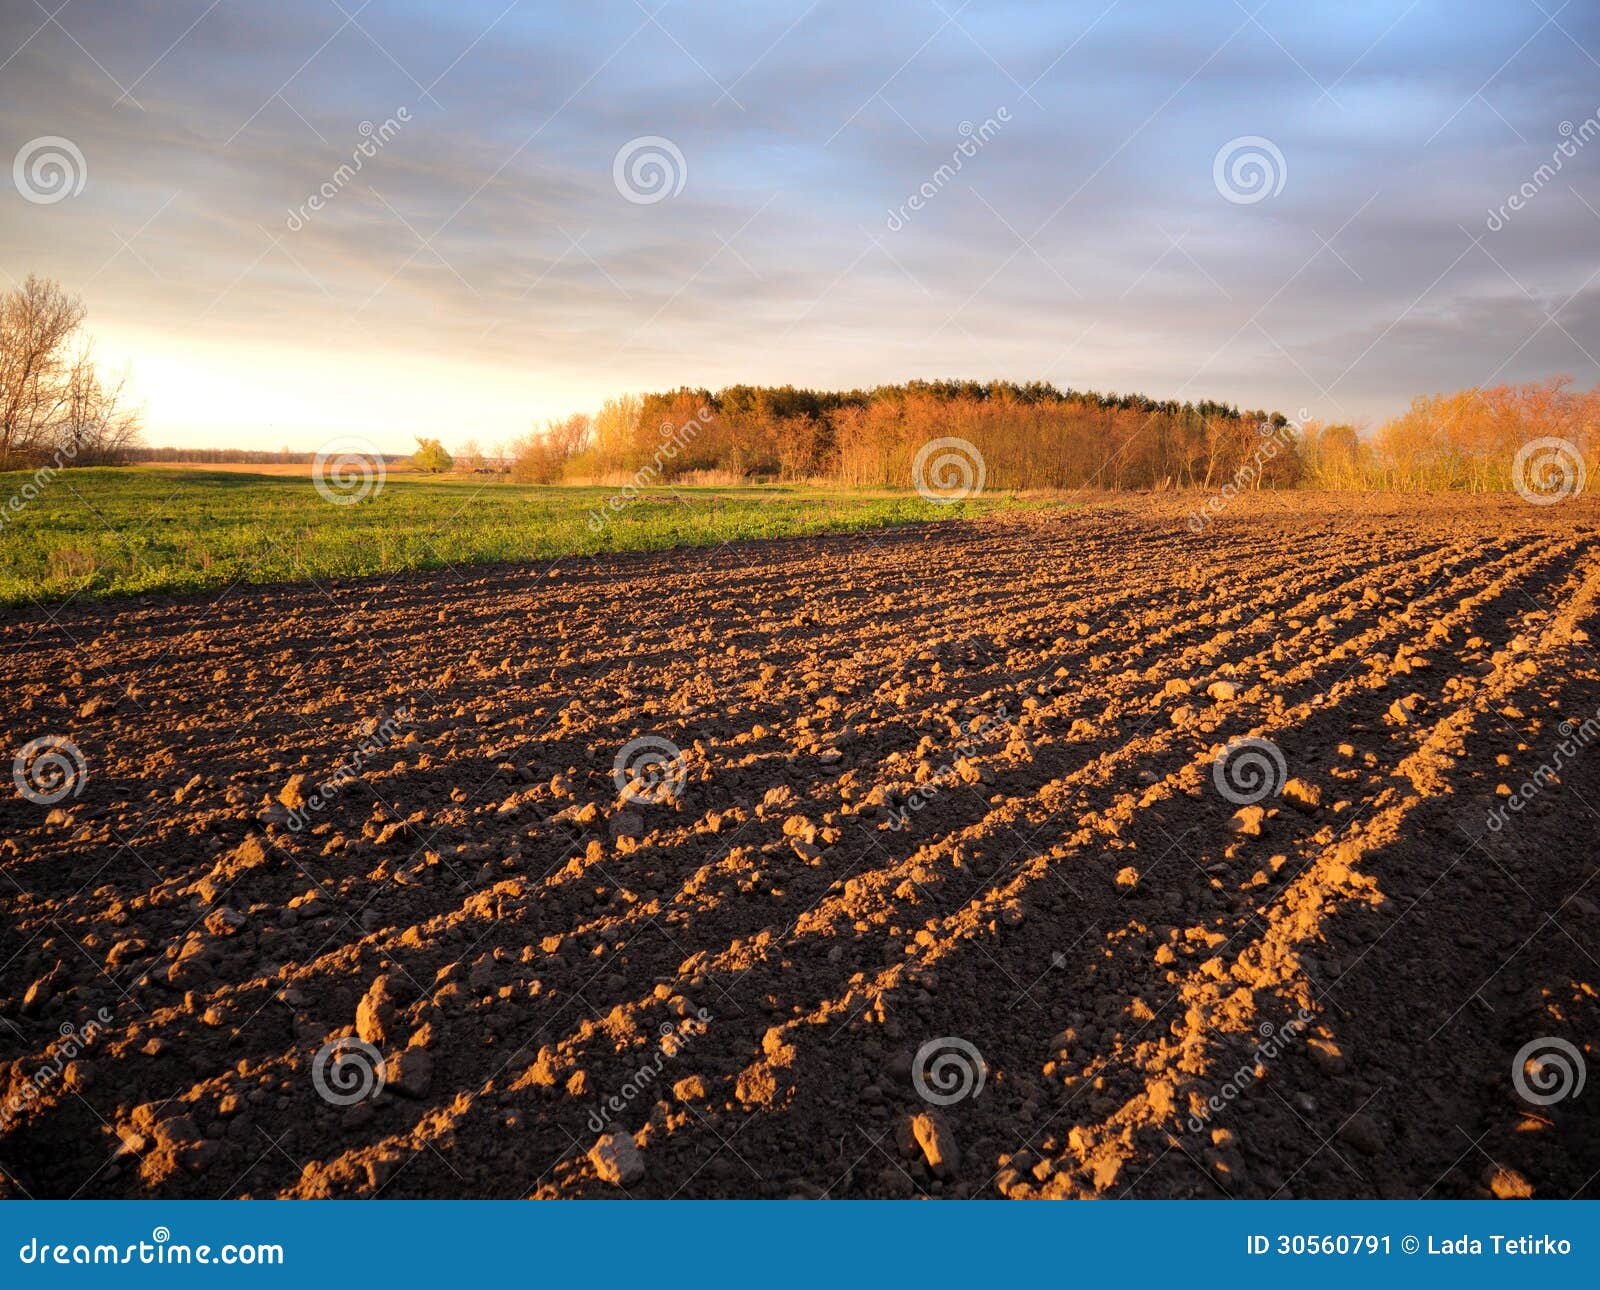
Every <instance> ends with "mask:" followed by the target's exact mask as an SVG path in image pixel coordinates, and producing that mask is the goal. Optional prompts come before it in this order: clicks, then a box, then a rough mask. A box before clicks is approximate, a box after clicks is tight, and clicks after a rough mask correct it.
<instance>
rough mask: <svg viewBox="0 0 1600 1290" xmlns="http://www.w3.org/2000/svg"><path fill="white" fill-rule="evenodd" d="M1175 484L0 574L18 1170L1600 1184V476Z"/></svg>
mask: <svg viewBox="0 0 1600 1290" xmlns="http://www.w3.org/2000/svg"><path fill="white" fill-rule="evenodd" d="M1186 514H1187V505H1186V504H1185V502H1184V501H1182V500H1181V499H1161V498H1142V499H1140V498H1134V499H1128V500H1124V501H1122V502H1118V503H1114V504H1111V505H1106V506H1097V507H1095V508H1092V509H1089V510H1085V511H1078V512H1072V513H1063V512H1045V513H1039V514H1024V515H1009V516H1004V517H1000V518H996V519H993V520H989V521H984V522H974V523H966V524H949V525H934V526H927V527H922V528H916V529H907V530H899V531H896V532H892V533H887V534H868V535H857V536H850V537H840V538H827V539H816V540H805V541H793V542H776V543H763V544H748V545H741V546H738V547H727V548H723V549H721V550H718V551H715V552H696V551H677V552H669V553H665V554H660V555H650V556H640V557H632V558H615V559H605V560H593V561H570V562H566V563H564V564H563V565H562V566H561V567H560V568H559V569H558V570H556V571H554V572H553V573H552V572H548V571H546V570H544V569H503V568H500V569H492V570H483V569H470V570H461V571H459V572H446V573H441V574H438V575H427V576H407V577H404V578H397V579H391V580H389V581H388V582H387V583H386V584H382V583H378V582H360V583H352V582H343V583H339V584H335V585H332V586H324V587H318V586H311V585H306V586H293V587H283V588H268V589H242V588H235V589H232V590H230V591H229V592H227V593H225V594H223V595H221V596H218V597H215V598H211V599H205V600H201V599H184V600H172V599H161V600H144V601H136V602H122V603H117V604H110V605H101V606H95V605H83V604H75V605H71V606H69V607H67V608H65V609H58V610H53V611H51V612H50V613H46V612H44V611H33V612H29V613H23V614H20V615H18V614H13V615H10V616H8V617H6V618H4V619H0V657H3V658H4V659H5V665H4V670H5V680H4V687H3V694H4V707H3V715H0V728H3V731H4V735H5V739H6V741H7V742H6V744H5V748H6V750H7V751H8V755H9V754H10V752H12V751H14V750H16V749H18V748H20V747H22V746H23V745H24V744H26V743H28V742H29V741H31V740H33V739H35V738H38V737H40V736H43V735H64V736H66V737H68V738H70V739H71V740H72V741H73V742H74V743H75V744H76V745H77V747H78V748H79V749H80V750H81V753H82V756H83V759H84V762H85V765H86V767H87V774H86V777H85V779H84V783H83V787H82V791H81V794H80V795H79V796H76V797H71V796H69V797H67V798H65V799H63V800H62V801H61V802H59V803H57V804H55V805H54V806H49V805H37V804H35V803H34V802H31V801H28V800H24V799H23V798H22V797H21V796H19V795H16V794H14V793H12V792H11V791H10V790H8V791H7V795H6V797H5V799H4V801H3V802H0V836H3V840H0V872H3V874H4V877H5V881H4V882H3V883H0V909H3V913H4V918H3V921H0V964H3V967H0V1091H5V1092H6V1102H5V1115H4V1118H3V1120H0V1174H3V1175H4V1176H3V1178H0V1194H6V1193H9V1194H14V1195H23V1194H31V1195H41V1196H74V1195H77V1196H175V1197H177V1196H182V1197H188V1196H196V1197H215V1196H240V1195H254V1196H330V1195H331V1196H354V1195H370V1194H374V1193H376V1194H381V1195H383V1196H386V1197H407V1196H524V1195H532V1196H592V1195H620V1194H623V1190H620V1189H625V1190H626V1193H627V1194H631V1195H635V1196H791V1195H802V1196H820V1195H824V1194H826V1195H829V1196H865V1197H877V1196H910V1195H918V1194H926V1195H932V1196H994V1195H997V1194H1004V1195H1008V1196H1039V1195H1043V1196H1085V1195H1111V1196H1117V1195H1133V1196H1140V1197H1188V1196H1199V1197H1204V1196H1220V1195H1230V1196H1351V1197H1375V1196H1424V1195H1426V1196H1434V1197H1459V1196H1477V1195H1486V1194H1489V1192H1490V1191H1491V1190H1493V1191H1495V1192H1499V1193H1502V1194H1504V1193H1508V1192H1514V1191H1516V1190H1518V1189H1519V1188H1521V1187H1522V1186H1523V1185H1524V1184H1525V1185H1526V1186H1527V1187H1529V1188H1531V1189H1532V1191H1533V1192H1534V1193H1535V1194H1537V1195H1540V1196H1550V1197H1567V1196H1571V1195H1574V1194H1582V1195H1587V1196H1593V1195H1595V1194H1596V1190H1597V1184H1596V1179H1595V1175H1596V1171H1597V1170H1600V1088H1590V1089H1588V1090H1587V1092H1586V1093H1585V1094H1580V1095H1578V1096H1576V1097H1567V1098H1565V1099H1563V1100H1561V1101H1559V1102H1556V1103H1552V1104H1550V1105H1537V1104H1533V1103H1530V1102H1529V1101H1527V1100H1525V1099H1524V1098H1522V1097H1520V1096H1519V1095H1518V1093H1517V1090H1516V1087H1515V1084H1514V1081H1513V1061H1514V1058H1515V1056H1516V1054H1517V1053H1518V1052H1519V1051H1520V1050H1521V1049H1522V1048H1523V1047H1524V1045H1526V1044H1528V1043H1529V1042H1530V1041H1534V1040H1540V1039H1548V1038H1552V1037H1554V1038H1560V1039H1564V1040H1565V1041H1567V1042H1569V1043H1571V1044H1573V1045H1575V1046H1576V1048H1577V1049H1578V1050H1579V1052H1580V1053H1581V1055H1582V1059H1583V1060H1584V1061H1585V1062H1586V1063H1587V1065H1588V1066H1590V1067H1593V1066H1594V1064H1595V1063H1594V1044H1595V1037H1596V1034H1597V1032H1600V1026H1597V1020H1600V1005H1597V1000H1596V993H1595V991H1596V986H1597V984H1600V932H1597V925H1600V919H1597V917H1596V913H1597V909H1596V902H1597V901H1600V894H1597V887H1600V884H1597V883H1596V881H1595V875H1596V865H1597V851H1596V846H1595V838H1596V828H1595V824H1596V820H1597V819H1600V815H1597V811H1600V746H1591V747H1587V748H1585V749H1584V750H1583V751H1581V752H1579V753H1578V754H1577V755H1576V756H1575V757H1572V758H1568V759H1566V760H1567V761H1568V763H1569V764H1567V765H1565V766H1564V767H1563V768H1562V769H1561V770H1560V773H1559V775H1558V776H1556V777H1555V778H1554V779H1552V780H1551V782H1549V783H1548V784H1547V785H1546V786H1545V787H1544V788H1543V790H1542V791H1540V792H1538V793H1537V794H1536V795H1534V797H1533V799H1532V800H1531V802H1530V803H1529V805H1528V806H1527V807H1526V809H1524V810H1523V811H1522V812H1521V813H1520V814H1517V815H1513V816H1511V817H1510V819H1509V822H1508V823H1507V824H1506V825H1505V827H1503V828H1501V829H1499V830H1492V829H1490V828H1488V820H1489V818H1490V812H1491V811H1492V810H1493V809H1494V808H1495V807H1496V806H1497V805H1500V804H1503V803H1504V802H1505V800H1506V799H1505V796H1504V794H1505V792H1506V791H1507V790H1515V789H1517V788H1518V786H1519V785H1521V784H1522V783H1524V782H1525V781H1527V780H1529V779H1530V778H1531V777H1532V776H1533V775H1534V774H1535V773H1536V772H1537V771H1538V770H1539V767H1540V766H1541V764H1548V763H1550V762H1551V759H1552V757H1553V756H1556V755H1557V753H1556V749H1557V745H1559V744H1560V743H1561V742H1562V739H1563V732H1562V730H1561V729H1560V723H1562V722H1563V721H1571V722H1573V723H1575V724H1576V723H1579V722H1581V721H1582V720H1584V719H1585V718H1588V717H1590V716H1592V715H1593V714H1594V713H1595V711H1596V709H1597V708H1600V662H1597V658H1596V655H1595V653H1594V649H1593V644H1592V642H1591V641H1590V639H1589V634H1590V633H1592V632H1594V631H1595V630H1596V619H1597V618H1600V610H1597V605H1596V596H1597V593H1600V554H1597V550H1596V547H1595V543H1594V538H1595V535H1596V533H1597V532H1600V507H1596V506H1593V505H1591V504H1589V503H1587V502H1586V501H1584V502H1573V503H1567V504H1563V505H1560V506H1554V507H1548V508H1535V507H1532V506H1528V505H1525V504H1522V503H1521V502H1519V501H1518V500H1517V499H1515V498H1509V499H1496V500H1490V501H1480V502H1469V501H1463V500H1414V499H1403V498H1376V499H1337V500H1332V499H1317V498H1308V497H1291V498H1264V499H1250V500H1242V501H1239V502H1236V503H1235V504H1234V505H1233V506H1232V507H1231V508H1230V509H1229V510H1228V511H1227V512H1226V514H1225V515H1223V517H1222V518H1221V519H1219V520H1217V521H1216V522H1215V523H1214V524H1213V525H1212V526H1211V527H1210V528H1209V529H1207V530H1206V531H1205V532H1203V533H1201V534H1198V535H1197V534H1194V533H1191V532H1190V531H1189V529H1188V528H1187V526H1186V525H1185V523H1184V519H1185V516H1186ZM1218 681H1223V682H1229V683H1231V685H1225V686H1215V687H1214V686H1213V683H1214V682H1218ZM1175 682H1182V683H1186V684H1174V683H1175ZM1208 688H1211V689H1212V693H1209V694H1208V692H1207V691H1208ZM1230 688H1231V690H1232V693H1231V695H1230V694H1229V690H1230ZM1219 696H1220V697H1219ZM400 714H403V716H402V715H400ZM643 735H651V736H659V737H661V738H664V739H667V740H670V741H671V742H672V743H673V744H674V745H676V746H677V747H679V748H681V749H682V750H683V751H684V763H683V783H682V789H681V792H680V793H679V794H678V796H676V797H670V796H668V797H667V800H665V801H664V802H662V803H659V804H653V803H644V804H640V803H634V802H627V801H624V800H621V795H620V794H619V792H618V787H617V784H616V783H615V782H614V779H613V759H614V757H615V756H616V755H617V753H618V751H619V750H620V749H621V748H622V747H623V746H624V745H625V744H627V743H628V742H629V741H630V740H632V739H634V738H635V737H637V736H643ZM1241 737H1255V738H1259V739H1265V740H1269V741H1271V743H1272V744H1273V745H1275V746H1276V748H1277V749H1279V750H1280V751H1281V754H1282V757H1283V761H1284V765H1285V768H1286V773H1287V775H1288V776H1289V777H1292V779H1293V780H1295V781H1297V782H1296V783H1295V784H1294V785H1293V786H1292V787H1289V788H1287V789H1286V790H1285V793H1284V795H1283V796H1271V797H1268V798H1267V799H1266V800H1264V801H1262V802H1261V803H1260V805H1259V809H1255V810H1251V809H1250V808H1245V809H1243V811H1242V812H1241V809H1240V807H1239V805H1238V804H1237V803H1236V802H1234V801H1230V800H1228V799H1227V798H1226V797H1225V796H1224V795H1223V794H1222V793H1221V792H1220V791H1219V789H1218V787H1217V786H1216V783H1215V781H1214V777H1213V763H1214V761H1215V760H1216V758H1217V756H1218V753H1219V751H1220V749H1221V747H1222V746H1223V745H1226V744H1227V743H1229V741H1231V740H1234V739H1237V738H1241ZM1582 737H1583V736H1582V735H1581V734H1579V735H1576V736H1574V738H1578V739H1582ZM341 765H344V766H346V767H348V768H351V770H352V778H350V779H349V780H348V781H347V782H346V783H344V784H343V786H342V789H341V791H338V792H336V793H334V794H332V795H331V797H332V800H331V801H329V802H327V803H325V804H324V805H323V806H322V807H321V809H316V810H310V811H309V812H308V815H307V818H308V819H309V823H308V824H307V826H306V827H304V828H300V829H296V828H293V827H291V825H292V824H293V823H295V822H296V820H297V819H298V818H299V817H298V816H295V815H292V814H291V807H295V808H297V809H299V810H301V811H304V810H305V808H304V807H299V806H298V803H299V802H300V798H301V796H307V797H309V796H310V795H311V794H312V792H313V791H314V790H315V789H316V786H317V785H318V784H319V783H321V782H323V781H326V780H328V779H329V778H330V776H332V774H333V772H334V770H335V768H337V767H339V766H341ZM299 775H304V776H306V777H307V778H306V779H305V780H294V778H293V777H295V776H299ZM98 1017H103V1018H104V1019H105V1021H104V1024H103V1026H101V1025H100V1024H99V1023H98V1022H97V1020H96V1019H97V1018H98ZM68 1025H70V1026H71V1027H73V1028H74V1032H75V1033H74V1035H66V1034H64V1033H63V1027H65V1026H68ZM358 1031H359V1034H360V1036H361V1038H362V1039H363V1040H364V1041H365V1042H369V1043H371V1044H372V1045H373V1047H374V1048H375V1049H377V1050H380V1051H381V1052H382V1053H383V1054H384V1055H385V1058H386V1067H385V1069H386V1074H387V1079H388V1082H387V1084H386V1086H385V1087H384V1088H383V1089H382V1091H381V1092H379V1093H377V1094H375V1095H373V1096H369V1097H367V1098H365V1099H364V1100H360V1101H357V1102H354V1103H353V1104H351V1105H348V1106H346V1105H335V1104H333V1103H332V1102H330V1101H329V1100H328V1099H327V1098H325V1097H324V1096H322V1095H321V1094H320V1093H319V1091H318V1086H317V1082H316V1081H314V1079H313V1065H314V1059H315V1058H316V1056H317V1054H318V1053H319V1051H320V1050H322V1049H323V1048H324V1046H325V1045H326V1044H328V1042H329V1041H330V1040H333V1039H336V1038H338V1037H340V1036H346V1035H348V1036H355V1035H356V1034H357V1033H358ZM938 1038H945V1039H960V1040H962V1041H964V1043H965V1044H966V1045H970V1049H969V1050H962V1049H960V1048H956V1049H952V1052H953V1058H952V1063H950V1064H946V1065H943V1066H942V1067H936V1068H935V1070H934V1071H933V1075H934V1077H935V1078H933V1079H932V1080H931V1082H930V1083H927V1084H924V1087H932V1089H933V1090H934V1091H935V1092H936V1093H937V1091H938V1090H939V1089H944V1088H949V1087H950V1084H949V1082H948V1081H951V1080H955V1081H956V1083H957V1084H959V1083H960V1080H962V1079H965V1080H966V1081H967V1082H968V1084H975V1083H976V1078H977V1076H978V1074H979V1073H980V1072H981V1075H982V1088H981V1091H971V1093H970V1095H968V1096H966V1097H964V1098H963V1099H961V1100H959V1101H955V1102H953V1103H951V1104H948V1105H943V1106H937V1107H936V1106H930V1105H929V1103H928V1102H927V1101H925V1100H924V1098H923V1097H922V1096H920V1095H919V1092H918V1088H917V1087H916V1082H915V1081H914V1079H913V1075H914V1073H915V1075H916V1076H917V1077H918V1079H919V1080H920V1079H921V1077H922V1076H923V1074H924V1072H923V1070H922V1069H920V1068H919V1069H918V1070H916V1071H915V1072H914V1071H913V1061H914V1055H915V1054H916V1053H917V1052H918V1051H919V1050H920V1049H922V1048H923V1046H924V1045H925V1044H926V1043H927V1042H928V1041H930V1040H933V1039H938ZM947 1046H948V1045H947ZM974 1051H975V1053H977V1054H981V1064H980V1059H978V1058H974V1057H972V1056H970V1055H967V1054H968V1053H970V1052H974ZM950 1055H951V1054H947V1056H950ZM352 1060H353V1059H352ZM360 1073H361V1072H360V1071H358V1070H356V1069H355V1068H353V1067H352V1068H350V1069H348V1070H343V1074H344V1076H347V1077H348V1076H351V1075H352V1074H355V1075H359V1074H360ZM1589 1073H1591V1074H1593V1075H1595V1077H1596V1078H1597V1079H1600V1071H1591V1072H1589ZM941 1081H946V1082H941ZM30 1090H31V1091H30ZM612 1098H615V1099H616V1102H617V1103H619V1104H621V1109H620V1110H613V1111H612V1112H610V1113H609V1114H608V1113H607V1112H606V1111H605V1109H604V1108H605V1106H606V1103H607V1099H612ZM1208 1101H1211V1102H1214V1104H1215V1106H1216V1108H1217V1109H1215V1110H1214V1111H1213V1110H1210V1109H1209V1108H1208V1105H1207V1104H1208ZM612 1132H618V1133H621V1134H626V1135H631V1136H632V1138H633V1142H632V1144H631V1145H630V1144H629V1143H627V1142H624V1141H623V1140H622V1139H621V1138H615V1139H611V1140H610V1141H609V1142H607V1143H604V1144H601V1146H600V1147H599V1148H598V1149H596V1143H597V1139H598V1138H601V1137H602V1136H604V1135H607V1134H610V1133H612ZM592 1149H593V1150H592Z"/></svg>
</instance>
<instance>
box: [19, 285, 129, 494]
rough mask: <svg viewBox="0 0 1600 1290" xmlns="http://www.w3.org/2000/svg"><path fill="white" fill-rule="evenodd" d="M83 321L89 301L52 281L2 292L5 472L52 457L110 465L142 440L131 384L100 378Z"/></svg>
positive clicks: (125, 379)
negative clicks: (12, 466)
mask: <svg viewBox="0 0 1600 1290" xmlns="http://www.w3.org/2000/svg"><path fill="white" fill-rule="evenodd" d="M83 319H84V308H83V302H82V301H81V300H80V299H78V297H77V296H74V295H71V294H69V293H68V292H67V291H65V290H64V289H63V288H62V286H61V284H60V283H58V282H53V281H51V280H50V279H48V278H39V277H35V276H32V275H30V276H29V277H28V279H27V281H25V282H24V283H23V284H22V285H21V286H20V287H14V288H12V289H11V290H9V291H5V292H0V467H5V466H9V465H13V464H17V463H19V462H26V461H29V460H34V459H38V458H40V457H45V456H48V455H50V454H52V453H54V454H56V455H57V456H58V457H62V458H65V459H67V460H70V461H72V462H74V463H76V464H79V465H83V464H87V463H89V462H92V461H110V460H114V459H115V458H116V457H117V456H118V454H119V453H120V451H121V450H123V449H125V448H127V447H129V446H131V445H132V444H133V443H135V442H136V441H137V439H138V436H139V429H140V415H139V411H138V409H137V408H134V407H131V406H130V405H129V402H128V391H127V377H126V376H122V377H119V378H117V379H116V380H115V381H112V382H109V383H108V382H107V381H105V380H103V379H102V378H101V376H100V374H99V372H98V371H97V370H96V368H95V365H94V358H93V354H92V351H91V350H90V348H89V345H88V343H87V342H86V341H84V340H83V339H82V335H81V332H82V327H83Z"/></svg>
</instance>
